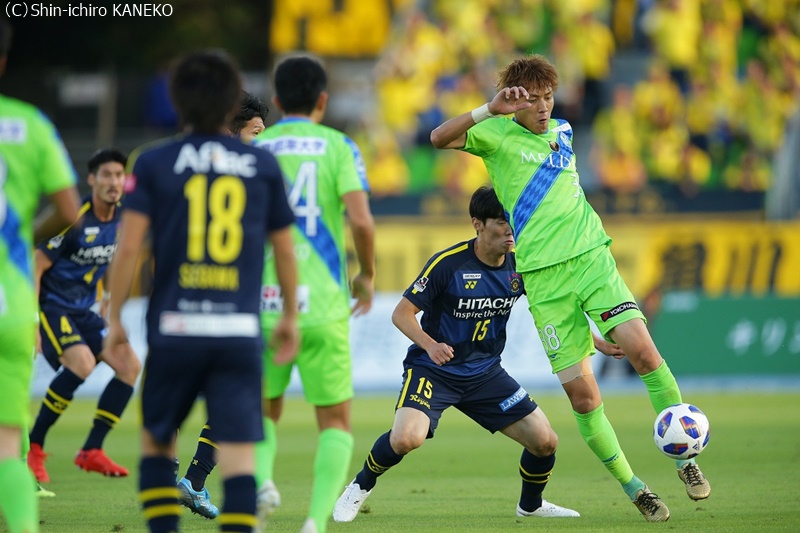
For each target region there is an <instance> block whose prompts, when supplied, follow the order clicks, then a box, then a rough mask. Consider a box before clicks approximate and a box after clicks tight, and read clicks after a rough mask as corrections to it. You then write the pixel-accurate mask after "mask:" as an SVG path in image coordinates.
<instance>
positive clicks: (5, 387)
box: [0, 314, 36, 427]
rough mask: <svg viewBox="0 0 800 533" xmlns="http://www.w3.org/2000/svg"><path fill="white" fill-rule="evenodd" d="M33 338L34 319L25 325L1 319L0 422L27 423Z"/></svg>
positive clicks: (9, 424)
mask: <svg viewBox="0 0 800 533" xmlns="http://www.w3.org/2000/svg"><path fill="white" fill-rule="evenodd" d="M30 316H31V317H33V314H31V315H30ZM35 338H36V324H35V323H34V321H33V319H31V321H30V324H28V325H24V324H20V322H19V320H14V323H13V324H8V323H7V321H5V320H0V390H1V391H3V401H2V402H0V425H3V426H12V427H27V424H28V421H29V419H30V416H29V412H28V411H29V404H30V399H31V398H30V385H31V374H32V373H33V350H34V344H35V342H34V339H35Z"/></svg>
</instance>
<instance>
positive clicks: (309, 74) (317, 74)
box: [274, 56, 328, 115]
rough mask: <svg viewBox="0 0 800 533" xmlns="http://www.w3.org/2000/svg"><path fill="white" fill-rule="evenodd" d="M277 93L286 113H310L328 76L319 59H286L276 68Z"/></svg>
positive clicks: (326, 84)
mask: <svg viewBox="0 0 800 533" xmlns="http://www.w3.org/2000/svg"><path fill="white" fill-rule="evenodd" d="M274 78H275V95H276V96H277V97H278V101H280V103H281V107H282V108H283V111H284V112H286V113H300V114H304V115H310V114H311V112H312V111H313V110H314V106H316V105H317V100H318V99H319V95H320V94H322V92H323V91H324V90H325V89H326V88H327V86H328V76H327V74H325V69H324V68H322V65H321V64H320V63H319V61H316V60H315V59H312V58H310V57H307V56H302V57H290V58H288V59H284V60H283V61H281V63H280V64H279V65H278V67H277V68H276V69H275V77H274Z"/></svg>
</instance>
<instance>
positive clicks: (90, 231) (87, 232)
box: [83, 226, 100, 235]
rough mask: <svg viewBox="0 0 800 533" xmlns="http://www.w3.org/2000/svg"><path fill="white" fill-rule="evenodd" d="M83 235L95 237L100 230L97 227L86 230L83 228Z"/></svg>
mask: <svg viewBox="0 0 800 533" xmlns="http://www.w3.org/2000/svg"><path fill="white" fill-rule="evenodd" d="M83 233H84V235H97V234H98V233H100V228H98V227H97V226H90V227H88V228H83Z"/></svg>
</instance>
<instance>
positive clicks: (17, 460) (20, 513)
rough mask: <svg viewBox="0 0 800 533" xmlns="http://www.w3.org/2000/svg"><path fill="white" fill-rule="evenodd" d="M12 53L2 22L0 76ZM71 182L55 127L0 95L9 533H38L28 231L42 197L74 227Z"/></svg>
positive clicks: (0, 365)
mask: <svg viewBox="0 0 800 533" xmlns="http://www.w3.org/2000/svg"><path fill="white" fill-rule="evenodd" d="M10 46H11V26H10V25H9V23H8V21H7V20H5V19H0V74H2V73H3V72H4V71H5V68H6V62H7V60H8V51H9V48H10ZM75 182H76V176H75V170H74V169H73V168H72V163H71V162H70V160H69V156H68V155H67V153H66V150H65V149H64V146H63V144H62V143H61V139H60V138H59V136H58V132H56V129H55V127H54V126H53V124H52V123H51V122H50V121H49V120H47V118H45V116H44V115H43V114H42V113H41V111H39V110H38V109H36V108H35V107H34V106H32V105H30V104H26V103H24V102H21V101H19V100H16V99H14V98H8V97H6V96H3V95H0V390H2V391H3V401H2V402H0V509H2V513H3V516H4V517H5V522H6V525H7V527H8V530H9V531H10V532H11V533H20V532H26V533H34V532H36V531H39V508H38V503H37V499H36V498H37V496H36V492H35V483H34V480H33V476H32V475H31V472H30V471H29V470H28V466H27V465H26V464H25V462H24V461H22V460H21V457H23V456H25V455H27V453H28V451H27V449H24V450H23V449H21V448H23V447H24V448H27V442H28V441H27V424H28V418H29V413H28V403H29V401H30V381H31V373H32V372H33V355H34V346H35V344H36V328H37V321H38V318H37V317H38V306H37V305H36V295H35V291H34V287H33V266H32V253H33V229H32V227H31V226H32V222H33V217H34V214H35V212H36V208H37V207H38V205H39V198H40V196H41V195H42V193H44V194H46V195H49V196H50V199H51V201H52V202H53V203H54V204H55V205H56V208H57V210H58V211H59V214H60V216H61V217H62V218H63V219H64V220H65V221H67V222H69V223H73V222H75V220H76V219H77V218H78V208H79V199H78V191H77V189H76V188H75ZM23 437H25V438H24V440H23ZM21 444H22V446H21Z"/></svg>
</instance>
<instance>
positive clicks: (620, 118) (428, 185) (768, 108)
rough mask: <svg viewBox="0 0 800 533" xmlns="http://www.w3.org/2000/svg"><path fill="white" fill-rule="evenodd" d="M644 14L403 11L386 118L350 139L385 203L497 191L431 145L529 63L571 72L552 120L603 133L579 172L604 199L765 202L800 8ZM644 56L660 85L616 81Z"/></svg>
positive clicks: (578, 5)
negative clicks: (638, 53) (699, 195)
mask: <svg viewBox="0 0 800 533" xmlns="http://www.w3.org/2000/svg"><path fill="white" fill-rule="evenodd" d="M640 4H647V2H637V0H616V1H612V0H571V1H569V2H563V1H556V0H481V1H470V0H430V1H428V2H424V3H417V2H407V3H404V4H403V5H402V6H401V7H402V8H398V10H397V12H396V13H395V18H396V20H395V23H394V24H393V25H392V29H391V30H390V33H389V37H388V41H387V45H386V46H385V47H384V49H383V52H382V54H381V55H380V59H379V61H378V63H377V66H376V68H375V72H374V82H375V88H376V93H377V102H376V108H375V109H373V110H371V112H370V113H368V114H367V117H366V118H364V119H363V121H362V122H361V123H360V124H359V125H358V128H357V130H355V131H352V132H350V133H351V134H352V135H353V136H354V137H355V138H356V139H357V140H361V139H369V142H362V144H361V146H362V148H363V149H364V151H365V154H364V155H365V160H366V163H367V169H368V172H369V175H370V182H371V184H372V187H373V193H374V194H375V195H376V196H388V195H396V194H403V193H406V192H415V191H423V190H429V189H440V190H445V191H447V192H448V193H450V194H462V195H467V194H468V193H469V192H471V191H473V190H474V189H475V187H476V186H477V185H479V184H482V183H485V182H486V181H487V175H486V171H485V169H484V168H483V165H482V163H481V161H480V159H479V158H475V157H471V156H469V155H465V154H463V153H460V152H457V151H445V152H438V153H436V154H433V153H432V151H431V149H430V145H429V142H428V136H429V132H430V130H431V129H432V128H433V127H435V126H437V125H438V124H439V123H441V122H442V121H443V120H445V119H447V118H450V117H452V116H455V115H457V114H460V113H463V112H465V111H468V110H470V109H472V108H474V107H478V106H479V105H481V104H482V103H484V102H486V101H487V100H488V99H489V98H491V96H492V95H493V94H494V93H495V92H496V87H495V75H496V73H497V70H498V69H499V68H502V67H503V66H504V65H505V64H506V63H508V62H509V61H510V60H511V59H512V58H513V57H515V56H518V55H520V54H525V53H543V54H545V55H547V56H548V57H550V58H551V60H552V61H553V62H554V64H555V65H556V67H557V68H558V70H559V74H560V85H559V88H558V91H557V93H556V104H557V108H556V110H555V111H554V113H553V115H554V117H558V118H566V119H567V120H569V121H570V122H572V123H573V124H574V125H579V126H586V127H587V128H589V127H590V128H591V132H592V135H591V136H590V137H589V136H587V138H585V139H576V142H586V143H589V142H591V143H592V147H591V156H590V160H589V161H579V165H583V166H584V167H585V166H586V165H588V164H590V165H591V168H592V170H593V171H594V173H595V174H596V177H597V179H598V181H599V183H600V185H601V186H602V188H604V189H606V190H610V191H616V192H626V193H635V192H637V191H640V190H642V189H643V188H644V187H647V186H653V185H655V186H658V184H662V185H663V186H667V187H677V188H679V189H680V191H681V192H683V193H684V194H686V195H689V196H691V195H693V194H695V193H696V192H697V191H699V190H701V189H721V188H728V189H737V190H743V191H763V190H765V189H766V188H768V187H769V184H770V167H771V163H772V158H773V156H774V155H775V153H776V151H777V150H778V149H779V148H780V147H781V146H782V142H783V136H784V131H785V125H786V121H787V120H788V118H790V117H791V116H792V115H793V114H794V113H797V112H798V102H800V0H770V1H768V2H764V1H762V0H652V2H650V3H649V4H650V5H649V8H648V9H646V10H644V11H643V12H640V11H638V9H639V5H640ZM398 5H400V3H398ZM419 5H424V6H425V9H422V8H420V7H419ZM637 35H638V36H639V39H638V41H640V42H638V43H637V42H636V41H637ZM642 41H643V42H642ZM643 47H646V48H644V49H645V50H646V53H647V56H646V57H647V62H648V65H647V69H646V70H647V72H646V73H643V74H644V75H643V76H642V78H641V79H640V80H639V81H636V82H635V83H633V84H624V83H620V82H617V81H616V80H615V79H614V78H613V77H612V68H611V67H612V60H613V59H614V57H615V54H618V53H619V52H620V51H621V50H631V49H632V50H642V49H643Z"/></svg>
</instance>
